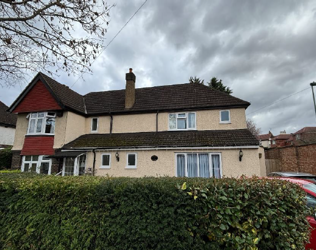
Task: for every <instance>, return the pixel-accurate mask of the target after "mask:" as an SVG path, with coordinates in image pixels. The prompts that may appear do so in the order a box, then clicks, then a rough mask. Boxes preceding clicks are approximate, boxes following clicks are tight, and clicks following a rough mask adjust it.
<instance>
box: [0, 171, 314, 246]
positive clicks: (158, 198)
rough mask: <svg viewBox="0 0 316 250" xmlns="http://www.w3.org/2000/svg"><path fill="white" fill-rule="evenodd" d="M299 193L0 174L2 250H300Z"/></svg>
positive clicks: (195, 182)
mask: <svg viewBox="0 0 316 250" xmlns="http://www.w3.org/2000/svg"><path fill="white" fill-rule="evenodd" d="M305 204H306V200H305V196H304V192H303V191H302V190H301V189H300V188H299V187H298V186H297V185H294V184H292V183H289V182H285V181H280V180H267V179H257V178H253V179H230V178H225V179H200V178H195V179H189V178H168V177H166V178H110V177H107V178H104V177H103V178H99V177H91V176H88V177H60V176H41V175H34V174H26V173H19V174H8V173H4V174H1V173H0V215H1V216H0V245H1V246H2V249H109V250H112V249H113V250H114V249H115V250H116V249H117V250H124V249H164V250H165V249H193V250H195V249H197V250H199V249H229V250H231V249H260V250H265V249H304V244H305V242H306V241H308V237H309V226H308V223H307V220H306V216H307V215H308V212H309V211H308V209H307V208H306V205H305Z"/></svg>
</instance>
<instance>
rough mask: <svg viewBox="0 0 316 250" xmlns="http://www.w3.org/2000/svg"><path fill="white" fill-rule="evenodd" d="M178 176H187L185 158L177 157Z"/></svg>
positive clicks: (182, 156)
mask: <svg viewBox="0 0 316 250" xmlns="http://www.w3.org/2000/svg"><path fill="white" fill-rule="evenodd" d="M177 176H178V177H184V176H185V156H184V155H177Z"/></svg>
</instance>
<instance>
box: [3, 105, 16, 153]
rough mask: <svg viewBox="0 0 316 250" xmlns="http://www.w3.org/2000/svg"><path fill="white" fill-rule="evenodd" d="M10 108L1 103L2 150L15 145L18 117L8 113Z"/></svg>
mask: <svg viewBox="0 0 316 250" xmlns="http://www.w3.org/2000/svg"><path fill="white" fill-rule="evenodd" d="M8 108H9V107H8V106H7V105H5V104H4V103H3V102H1V101H0V150H1V149H3V148H6V147H9V146H12V145H13V142H14V134H15V124H16V119H17V117H16V115H15V114H10V113H9V112H7V109H8Z"/></svg>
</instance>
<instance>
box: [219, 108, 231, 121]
mask: <svg viewBox="0 0 316 250" xmlns="http://www.w3.org/2000/svg"><path fill="white" fill-rule="evenodd" d="M222 112H228V121H222ZM219 123H231V119H230V110H221V111H219Z"/></svg>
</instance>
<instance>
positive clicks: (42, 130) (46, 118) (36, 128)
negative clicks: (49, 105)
mask: <svg viewBox="0 0 316 250" xmlns="http://www.w3.org/2000/svg"><path fill="white" fill-rule="evenodd" d="M28 117H29V127H28V130H27V132H28V134H54V133H55V117H56V113H54V112H38V113H31V114H29V116H28Z"/></svg>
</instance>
